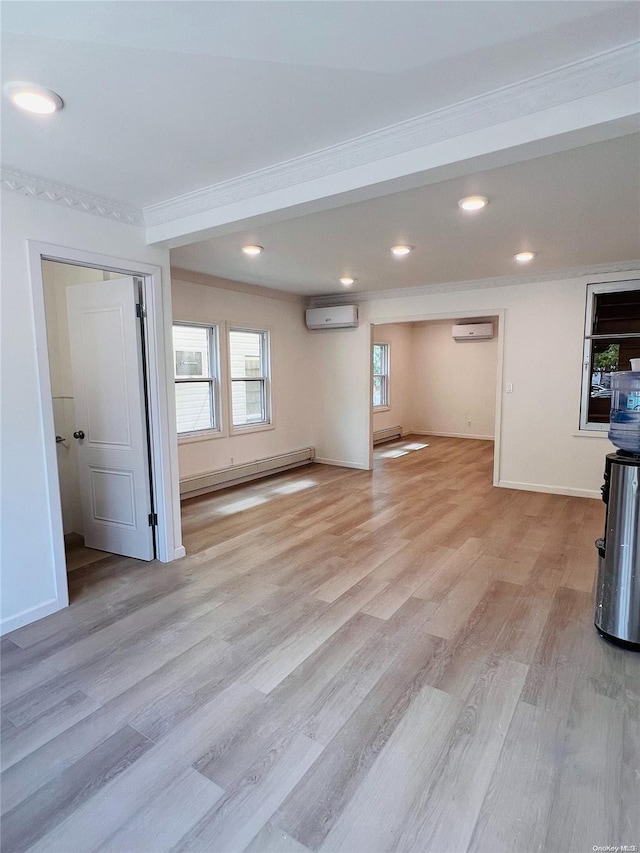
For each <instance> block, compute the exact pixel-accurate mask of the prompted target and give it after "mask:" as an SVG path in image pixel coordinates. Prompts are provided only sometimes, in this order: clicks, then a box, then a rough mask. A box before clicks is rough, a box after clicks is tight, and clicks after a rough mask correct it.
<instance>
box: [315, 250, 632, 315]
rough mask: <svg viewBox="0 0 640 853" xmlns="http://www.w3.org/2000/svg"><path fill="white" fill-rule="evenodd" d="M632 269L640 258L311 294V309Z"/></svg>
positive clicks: (511, 285)
mask: <svg viewBox="0 0 640 853" xmlns="http://www.w3.org/2000/svg"><path fill="white" fill-rule="evenodd" d="M621 272H632V273H634V274H635V275H640V259H637V260H631V261H620V262H618V263H610V264H591V265H590V266H580V267H564V268H561V269H557V270H553V271H552V272H548V273H540V274H538V275H505V276H499V277H498V278H480V279H475V280H472V281H449V282H443V283H441V284H423V285H418V286H417V287H403V288H398V289H397V290H369V291H365V292H363V293H350V294H346V293H338V294H335V295H333V296H310V297H308V299H307V300H306V306H307V307H308V308H316V307H320V306H322V305H344V304H352V303H354V302H372V301H373V300H375V299H402V298H405V297H413V296H433V295H434V294H436V293H450V292H452V291H459V290H486V289H487V288H492V287H513V286H518V285H523V284H537V283H540V282H545V281H561V280H567V279H571V278H584V277H586V276H588V277H591V276H606V275H615V274H616V273H621Z"/></svg>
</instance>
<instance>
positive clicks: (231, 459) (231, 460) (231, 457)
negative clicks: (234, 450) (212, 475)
mask: <svg viewBox="0 0 640 853" xmlns="http://www.w3.org/2000/svg"><path fill="white" fill-rule="evenodd" d="M229 462H230V463H231V464H232V465H233V456H230V457H229Z"/></svg>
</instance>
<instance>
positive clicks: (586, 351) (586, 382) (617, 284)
mask: <svg viewBox="0 0 640 853" xmlns="http://www.w3.org/2000/svg"><path fill="white" fill-rule="evenodd" d="M639 286H640V281H639V280H638V279H628V280H625V281H607V282H593V283H591V284H587V298H586V310H585V319H584V343H583V350H582V388H581V391H580V424H579V432H578V435H579V434H580V433H582V434H585V433H591V434H594V433H596V434H597V433H608V432H609V424H597V423H593V422H590V421H588V420H587V418H588V414H589V395H590V393H591V340H592V337H593V335H592V333H591V332H592V329H593V309H594V306H595V296H596V294H599V293H611V292H614V293H617V292H620V291H624V290H637V289H638V287H639ZM613 337H615V335H614V336H613Z"/></svg>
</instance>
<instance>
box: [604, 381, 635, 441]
mask: <svg viewBox="0 0 640 853" xmlns="http://www.w3.org/2000/svg"><path fill="white" fill-rule="evenodd" d="M611 391H612V394H611V418H610V422H609V441H611V442H613V444H615V446H616V447H619V448H620V450H626V451H627V452H628V453H640V370H627V371H624V372H622V373H612V374H611Z"/></svg>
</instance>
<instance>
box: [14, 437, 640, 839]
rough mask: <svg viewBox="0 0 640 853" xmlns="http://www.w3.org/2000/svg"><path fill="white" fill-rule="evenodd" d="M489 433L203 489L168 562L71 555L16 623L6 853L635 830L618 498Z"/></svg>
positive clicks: (631, 673)
mask: <svg viewBox="0 0 640 853" xmlns="http://www.w3.org/2000/svg"><path fill="white" fill-rule="evenodd" d="M424 445H426V446H424ZM492 452H493V447H492V444H491V443H489V442H481V441H465V440H459V439H447V438H438V437H427V438H425V437H413V438H412V439H411V438H407V439H404V440H402V441H397V442H394V443H392V444H387V445H382V446H379V447H378V448H376V453H375V456H376V465H375V470H374V471H373V472H364V471H355V470H347V469H339V468H333V467H329V466H323V465H314V466H308V467H305V468H302V469H298V470H296V471H294V472H292V473H287V474H281V475H278V476H275V477H272V478H269V479H265V480H262V481H259V482H257V483H253V484H249V485H245V486H242V487H237V488H234V489H227V490H225V491H222V492H216V493H214V494H211V495H207V496H203V497H200V498H196V499H193V500H191V501H189V502H187V503H186V504H185V505H184V507H183V530H184V540H185V544H186V547H187V552H188V554H189V556H187V557H186V558H184V559H183V560H180V561H178V562H175V563H171V564H169V565H162V564H159V563H150V564H149V563H141V562H138V561H136V560H131V559H125V558H119V557H113V556H106V557H104V558H102V559H100V560H99V561H98V562H94V563H92V564H88V565H85V566H80V567H78V568H76V569H75V570H74V571H73V572H72V573H71V574H70V576H69V582H70V594H71V601H72V604H71V606H70V607H69V608H68V609H67V610H65V611H61V612H60V613H56V614H54V615H52V616H50V617H48V618H47V619H44V620H41V621H40V622H37V623H35V624H34V625H30V626H27V627H25V628H21V629H19V630H18V631H15V632H13V633H12V634H10V635H8V636H6V637H5V638H4V639H3V640H2V647H1V654H2V715H1V722H2V769H3V773H2V782H1V784H2V787H1V801H2V850H3V851H4V853H20V851H26V850H30V851H42V852H43V853H44V852H45V851H46V853H89V851H110V853H161V851H194V850H198V851H207V853H241V851H246V853H309V851H313V853H329V851H331V853H334V851H342V852H343V853H387V852H388V853H391V851H400V853H409V851H412V853H452V851H470V853H471V851H473V853H497V851H509V853H530V851H548V853H565V851H567V853H573V851H575V853H589V851H592V850H593V849H594V848H595V847H596V846H597V845H614V846H615V845H637V846H640V655H637V654H634V653H632V652H627V651H623V650H620V649H617V648H615V647H613V646H610V645H608V644H607V643H605V642H604V641H602V640H600V639H599V638H598V636H597V635H596V632H595V630H594V628H593V624H592V603H591V586H592V582H593V574H594V570H595V568H596V562H597V558H596V549H595V548H594V547H593V542H594V540H595V539H596V538H597V537H598V536H601V535H602V530H603V522H604V511H603V506H602V504H601V503H600V502H599V501H595V500H586V499H580V498H570V497H562V496H556V495H545V494H535V493H531V492H519V491H509V490H504V489H495V488H493V487H492V486H491V471H492ZM81 562H82V561H81V560H79V563H81Z"/></svg>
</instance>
